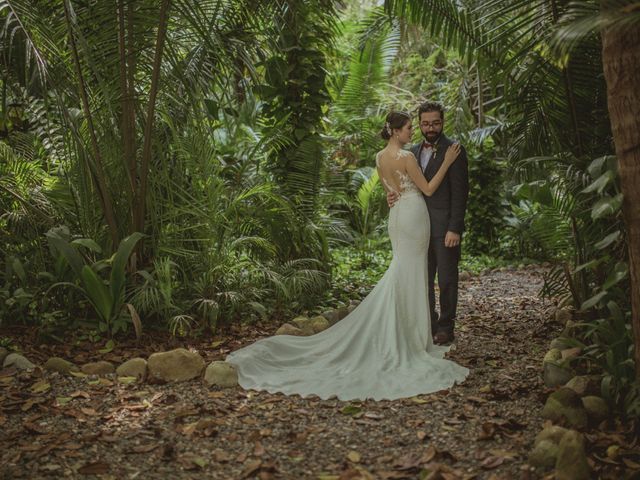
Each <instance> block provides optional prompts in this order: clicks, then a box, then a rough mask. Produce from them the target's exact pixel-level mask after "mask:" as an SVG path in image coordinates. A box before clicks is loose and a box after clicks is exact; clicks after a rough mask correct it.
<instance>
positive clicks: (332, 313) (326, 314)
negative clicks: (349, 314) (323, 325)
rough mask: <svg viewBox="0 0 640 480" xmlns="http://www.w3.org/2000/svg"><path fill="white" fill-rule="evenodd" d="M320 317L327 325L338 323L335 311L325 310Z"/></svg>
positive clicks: (338, 319) (338, 317)
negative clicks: (324, 319) (325, 320)
mask: <svg viewBox="0 0 640 480" xmlns="http://www.w3.org/2000/svg"><path fill="white" fill-rule="evenodd" d="M322 316H323V317H324V318H326V319H327V321H328V322H329V325H334V324H336V323H338V321H340V316H339V315H338V311H337V310H327V311H326V312H322Z"/></svg>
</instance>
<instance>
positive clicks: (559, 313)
mask: <svg viewBox="0 0 640 480" xmlns="http://www.w3.org/2000/svg"><path fill="white" fill-rule="evenodd" d="M571 318H572V314H571V310H570V309H568V308H559V309H558V310H556V314H555V320H556V322H558V323H559V324H560V325H563V326H564V325H566V323H567V322H568V321H569V320H571Z"/></svg>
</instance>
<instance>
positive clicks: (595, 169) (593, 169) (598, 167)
mask: <svg viewBox="0 0 640 480" xmlns="http://www.w3.org/2000/svg"><path fill="white" fill-rule="evenodd" d="M606 161H607V156H606V155H605V156H604V157H598V158H596V159H594V160H593V161H592V162H591V163H590V164H589V167H588V168H587V170H588V171H589V175H591V177H592V178H598V177H599V176H600V175H601V174H602V167H603V166H604V164H605V163H606Z"/></svg>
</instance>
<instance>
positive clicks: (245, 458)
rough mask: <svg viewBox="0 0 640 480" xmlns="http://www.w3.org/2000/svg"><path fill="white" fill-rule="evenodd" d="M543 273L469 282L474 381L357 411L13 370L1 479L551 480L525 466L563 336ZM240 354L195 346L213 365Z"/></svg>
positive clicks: (6, 378)
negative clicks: (548, 355) (544, 373)
mask: <svg viewBox="0 0 640 480" xmlns="http://www.w3.org/2000/svg"><path fill="white" fill-rule="evenodd" d="M541 273H542V271H541V270H540V269H538V268H533V267H532V268H527V269H521V270H517V271H500V272H491V273H488V274H485V275H483V276H479V277H472V278H471V279H470V280H468V281H464V282H462V284H461V298H460V305H461V308H460V312H459V324H458V330H457V333H458V338H457V347H456V350H455V351H454V352H452V353H451V354H450V358H453V359H455V360H456V361H458V362H459V363H461V364H463V365H465V366H467V367H469V368H470V369H471V372H472V373H471V374H470V376H469V378H468V380H467V381H466V382H465V383H464V384H462V385H459V386H456V387H454V388H453V389H451V391H449V392H446V391H445V392H439V393H437V394H432V395H424V396H420V397H416V398H412V399H406V400H401V401H393V402H391V401H383V402H370V401H367V402H362V403H359V402H355V403H347V402H339V401H335V400H333V401H331V400H328V401H320V400H314V399H301V398H299V397H285V396H283V395H271V394H266V393H255V392H245V391H242V390H241V389H238V388H236V389H228V390H213V389H208V388H206V386H204V385H203V384H202V383H201V382H196V381H194V382H188V383H183V384H173V385H149V384H141V385H140V384H128V385H123V384H119V383H117V382H115V381H114V379H103V380H101V381H97V380H95V381H94V382H90V381H88V380H87V379H86V378H75V377H63V376H60V375H57V374H49V373H42V372H38V371H36V373H33V374H26V373H22V374H19V373H13V374H10V372H9V373H8V372H6V371H5V372H4V375H3V376H1V375H0V430H1V431H2V433H0V478H7V479H8V478H29V479H33V478H63V477H65V478H66V477H69V478H105V479H110V478H114V479H133V478H139V479H143V478H145V479H146V478H153V479H161V478H162V479H165V478H166V479H169V478H171V479H174V478H216V479H217V478H219V479H236V478H261V479H269V478H287V479H307V478H308V479H324V480H329V479H335V480H338V479H345V480H346V479H358V478H376V479H377V478H382V479H385V478H392V479H400V478H407V479H413V478H415V479H417V478H434V479H435V478H446V479H458V478H478V479H515V478H539V476H538V475H536V474H534V473H533V472H531V471H530V469H529V467H528V465H527V464H526V458H527V454H528V451H529V449H530V447H531V444H532V442H533V438H534V437H535V435H536V433H537V432H538V431H539V429H540V427H541V425H542V420H541V418H540V411H541V408H542V403H541V402H542V401H543V400H544V398H545V396H544V392H545V388H544V386H543V384H542V381H541V378H540V376H541V361H542V356H543V354H544V351H545V349H546V348H547V346H548V344H549V341H550V339H551V337H552V336H553V335H554V334H555V333H557V331H558V330H559V329H560V327H559V326H558V325H555V324H553V323H552V322H550V321H549V320H548V318H549V314H548V312H547V310H548V307H549V306H548V305H547V304H545V303H544V302H543V301H542V300H541V299H540V298H538V296H537V292H538V291H539V289H540V286H541ZM271 329H272V330H275V326H273V327H271ZM263 333H264V334H270V333H272V332H270V331H263ZM244 343H247V340H245V342H244ZM192 346H193V345H192ZM238 346H240V343H239V342H237V341H235V340H233V339H229V340H227V341H226V342H225V343H223V344H222V345H220V346H218V347H217V348H216V349H206V347H205V346H204V345H202V346H195V348H197V349H199V350H200V352H201V353H202V354H203V356H205V358H206V360H208V361H210V360H214V359H221V358H223V356H224V355H225V354H226V352H227V351H229V350H233V349H235V348H237V347H238ZM48 354H49V353H48ZM34 360H37V359H34ZM41 377H42V378H41ZM43 380H44V382H43ZM43 383H47V384H49V388H47V389H45V390H44V391H42V392H38V391H37V390H38V387H37V385H38V384H40V385H42V384H43ZM34 385H36V387H35V390H36V391H33V390H34ZM40 388H42V387H40ZM429 472H431V473H432V475H431V476H429V474H428V473H429ZM437 472H439V473H437ZM92 474H93V475H92ZM94 475H95V476H94Z"/></svg>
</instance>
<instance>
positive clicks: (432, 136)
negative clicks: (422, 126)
mask: <svg viewBox="0 0 640 480" xmlns="http://www.w3.org/2000/svg"><path fill="white" fill-rule="evenodd" d="M440 135H442V132H427V133H423V134H422V136H423V137H424V138H425V140H426V141H427V142H429V143H436V142H437V141H438V140H439V139H440Z"/></svg>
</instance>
